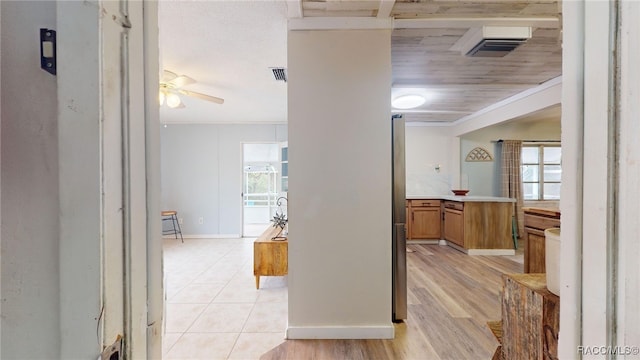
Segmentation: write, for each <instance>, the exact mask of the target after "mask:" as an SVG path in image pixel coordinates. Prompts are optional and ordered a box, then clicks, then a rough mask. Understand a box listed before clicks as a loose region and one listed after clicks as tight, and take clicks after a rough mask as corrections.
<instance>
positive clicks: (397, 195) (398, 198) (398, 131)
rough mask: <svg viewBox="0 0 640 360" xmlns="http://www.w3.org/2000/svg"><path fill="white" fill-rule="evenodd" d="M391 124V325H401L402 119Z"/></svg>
mask: <svg viewBox="0 0 640 360" xmlns="http://www.w3.org/2000/svg"><path fill="white" fill-rule="evenodd" d="M391 124H392V127H391V133H392V140H391V142H392V148H393V164H392V169H393V170H392V172H393V186H392V189H393V190H392V191H393V195H392V199H393V213H392V224H393V235H392V256H393V261H392V264H393V282H392V286H393V287H392V290H393V296H392V307H393V314H392V319H393V321H401V320H403V319H406V318H407V233H406V222H407V215H406V208H405V201H406V200H405V150H404V119H403V118H402V115H393V116H392V117H391Z"/></svg>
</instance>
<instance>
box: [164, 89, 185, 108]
mask: <svg viewBox="0 0 640 360" xmlns="http://www.w3.org/2000/svg"><path fill="white" fill-rule="evenodd" d="M180 104H182V101H181V100H180V96H178V95H177V94H174V93H169V94H167V106H169V107H170V108H172V109H173V108H177V107H178V106H180Z"/></svg>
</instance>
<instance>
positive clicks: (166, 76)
mask: <svg viewBox="0 0 640 360" xmlns="http://www.w3.org/2000/svg"><path fill="white" fill-rule="evenodd" d="M177 77H178V74H176V73H174V72H173V71H169V70H164V71H163V72H162V79H160V82H163V83H168V82H169V81H171V80H173V79H175V78H177Z"/></svg>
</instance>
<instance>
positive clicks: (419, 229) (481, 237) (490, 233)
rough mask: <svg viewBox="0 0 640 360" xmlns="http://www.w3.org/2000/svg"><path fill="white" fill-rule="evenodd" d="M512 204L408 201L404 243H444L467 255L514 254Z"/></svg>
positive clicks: (484, 199)
mask: <svg viewBox="0 0 640 360" xmlns="http://www.w3.org/2000/svg"><path fill="white" fill-rule="evenodd" d="M513 202H514V200H513V199H509V198H501V197H492V196H447V195H442V196H436V197H431V198H429V197H425V198H422V197H417V196H411V197H408V198H407V201H406V212H407V240H408V243H411V242H412V241H415V242H420V243H437V242H438V241H436V240H441V239H444V240H446V241H447V243H448V244H450V245H452V246H454V247H455V248H457V249H458V250H461V251H464V252H466V253H467V254H469V255H490V254H493V255H508V254H510V253H513V252H514V250H513V238H512V237H511V216H512V213H513ZM505 250H506V252H505Z"/></svg>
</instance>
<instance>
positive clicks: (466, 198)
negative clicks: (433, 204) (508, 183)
mask: <svg viewBox="0 0 640 360" xmlns="http://www.w3.org/2000/svg"><path fill="white" fill-rule="evenodd" d="M406 199H407V200H420V199H434V200H449V201H459V202H516V199H511V198H506V197H497V196H474V195H470V196H455V195H407V196H406Z"/></svg>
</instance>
